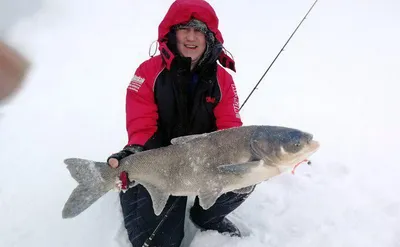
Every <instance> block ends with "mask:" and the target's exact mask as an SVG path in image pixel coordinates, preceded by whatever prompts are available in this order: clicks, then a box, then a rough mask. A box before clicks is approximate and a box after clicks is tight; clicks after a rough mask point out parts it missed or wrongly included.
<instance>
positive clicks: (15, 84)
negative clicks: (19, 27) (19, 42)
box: [0, 41, 29, 101]
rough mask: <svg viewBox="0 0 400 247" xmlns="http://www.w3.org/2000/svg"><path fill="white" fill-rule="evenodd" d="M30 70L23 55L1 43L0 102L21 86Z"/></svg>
mask: <svg viewBox="0 0 400 247" xmlns="http://www.w3.org/2000/svg"><path fill="white" fill-rule="evenodd" d="M28 68H29V63H28V61H27V60H26V59H25V58H24V57H23V56H22V55H21V54H19V53H18V52H17V51H15V50H14V49H12V48H11V47H9V46H7V45H6V44H4V43H3V42H1V41H0V101H2V100H4V99H6V98H7V97H9V96H10V95H11V94H13V93H14V92H15V91H16V90H17V89H18V88H19V87H20V86H21V84H22V81H23V80H24V77H25V75H26V73H27V71H28Z"/></svg>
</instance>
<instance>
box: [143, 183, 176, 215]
mask: <svg viewBox="0 0 400 247" xmlns="http://www.w3.org/2000/svg"><path fill="white" fill-rule="evenodd" d="M140 184H142V185H143V187H145V188H146V190H147V191H148V192H149V194H150V197H151V200H152V202H153V210H154V213H155V214H156V215H157V216H158V215H160V214H161V212H162V211H163V209H164V207H165V205H166V204H167V201H168V198H169V194H167V193H165V192H163V191H162V190H160V189H158V188H157V187H155V186H154V185H151V184H146V183H140Z"/></svg>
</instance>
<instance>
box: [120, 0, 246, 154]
mask: <svg viewBox="0 0 400 247" xmlns="http://www.w3.org/2000/svg"><path fill="white" fill-rule="evenodd" d="M191 17H194V18H197V19H199V20H201V21H203V22H204V23H206V24H207V26H208V28H209V29H210V30H211V31H212V32H213V33H214V35H215V38H216V39H217V40H218V41H219V43H220V44H223V38H222V35H221V33H220V31H219V30H218V18H217V16H216V14H215V12H214V10H213V9H212V7H211V6H210V5H209V4H208V3H207V2H206V1H203V0H177V1H175V2H174V3H173V4H172V5H171V7H170V9H169V10H168V12H167V14H166V16H165V18H164V19H163V21H162V22H161V23H160V25H159V38H158V41H159V43H160V48H159V50H160V53H161V54H160V55H158V56H155V57H152V58H150V59H149V60H147V61H145V62H143V63H142V64H141V65H140V66H139V67H138V68H137V70H136V72H135V74H134V76H133V78H132V80H131V82H130V84H129V86H128V89H127V94H126V128H127V132H128V137H129V140H128V144H127V145H131V144H138V145H143V146H145V148H146V149H151V148H157V147H161V146H166V145H169V144H170V140H171V139H172V138H174V137H178V136H182V135H189V134H200V133H206V132H211V131H214V130H220V129H226V128H231V127H236V126H241V125H242V121H241V119H240V115H239V100H238V96H237V93H236V88H235V84H234V81H233V79H232V76H231V75H230V74H229V73H228V72H227V71H226V70H225V68H223V67H222V66H221V65H218V64H217V62H216V61H215V60H214V61H211V62H210V63H208V64H206V65H204V66H205V68H198V69H197V70H195V71H190V63H187V60H185V59H184V58H181V57H180V56H177V55H175V54H174V53H173V52H172V51H171V50H172V49H170V48H169V47H168V40H167V35H168V33H169V32H170V28H171V27H172V26H173V25H176V24H179V23H183V22H187V21H189V20H190V18H191ZM217 57H218V60H219V61H220V63H221V64H222V65H223V66H224V67H228V68H230V69H232V70H235V67H234V62H233V60H231V59H230V57H228V56H227V55H226V54H225V53H224V52H220V53H218V54H217ZM189 82H194V83H196V85H197V87H196V89H195V90H194V91H193V92H191V93H189V92H188V91H187V89H186V88H187V84H188V83H189Z"/></svg>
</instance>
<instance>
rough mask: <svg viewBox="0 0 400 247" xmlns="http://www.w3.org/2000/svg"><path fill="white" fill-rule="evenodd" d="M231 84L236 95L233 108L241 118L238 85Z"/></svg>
mask: <svg viewBox="0 0 400 247" xmlns="http://www.w3.org/2000/svg"><path fill="white" fill-rule="evenodd" d="M231 86H232V90H233V94H234V95H235V97H234V102H233V109H234V111H235V114H236V117H237V118H240V114H239V110H240V105H239V97H238V94H237V90H236V86H235V84H231Z"/></svg>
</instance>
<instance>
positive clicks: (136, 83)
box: [128, 75, 145, 92]
mask: <svg viewBox="0 0 400 247" xmlns="http://www.w3.org/2000/svg"><path fill="white" fill-rule="evenodd" d="M144 81H145V79H144V78H143V77H140V76H137V75H134V76H133V78H132V80H131V83H130V84H129V87H128V88H129V89H130V90H133V91H135V92H138V91H139V89H140V87H141V86H142V84H143V82H144Z"/></svg>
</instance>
